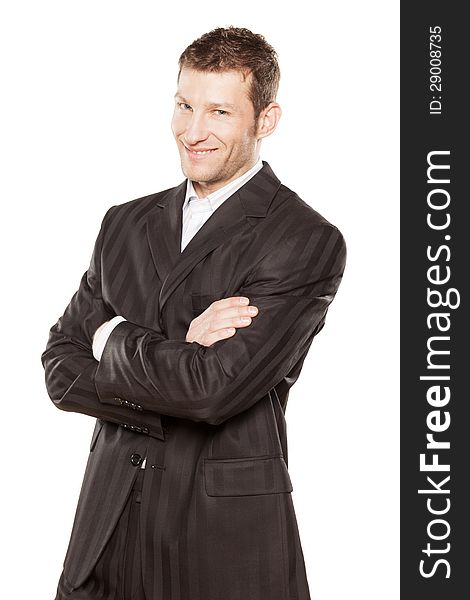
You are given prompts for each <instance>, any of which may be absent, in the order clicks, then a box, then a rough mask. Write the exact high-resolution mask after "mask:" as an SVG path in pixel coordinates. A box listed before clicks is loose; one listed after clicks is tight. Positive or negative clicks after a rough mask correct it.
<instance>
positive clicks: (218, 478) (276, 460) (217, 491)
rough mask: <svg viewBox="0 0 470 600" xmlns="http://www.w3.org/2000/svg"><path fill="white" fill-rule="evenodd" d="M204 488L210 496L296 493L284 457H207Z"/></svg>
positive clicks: (205, 460)
mask: <svg viewBox="0 0 470 600" xmlns="http://www.w3.org/2000/svg"><path fill="white" fill-rule="evenodd" d="M204 485H205V488H206V493H207V495H208V496H253V495H258V494H279V493H282V492H292V489H293V488H292V482H291V479H290V476H289V472H288V470H287V465H286V463H285V461H284V457H283V456H256V457H250V458H205V459H204Z"/></svg>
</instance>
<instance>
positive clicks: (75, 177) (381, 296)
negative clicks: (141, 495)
mask: <svg viewBox="0 0 470 600" xmlns="http://www.w3.org/2000/svg"><path fill="white" fill-rule="evenodd" d="M9 4H10V6H7V5H6V3H5V4H2V8H1V13H0V51H1V56H2V66H1V84H2V90H3V91H2V94H1V99H0V102H1V104H2V106H1V111H0V118H1V141H0V144H1V171H2V175H1V180H0V185H1V199H2V205H1V211H2V235H1V244H2V248H1V256H2V278H1V281H2V294H1V300H2V305H1V317H2V319H1V322H2V331H3V335H2V341H3V344H2V362H1V364H2V373H3V378H2V384H3V385H2V388H3V392H2V421H3V427H2V435H1V448H2V457H3V465H2V466H3V468H2V494H1V498H2V508H1V511H0V515H1V517H0V518H1V523H0V524H1V531H2V536H1V538H2V542H1V543H2V545H4V546H5V549H6V553H5V551H3V552H2V554H3V557H4V560H3V561H2V563H3V564H2V566H3V567H4V574H3V577H2V583H1V586H2V597H4V598H8V600H12V599H13V598H20V599H24V598H28V599H30V598H31V599H33V598H34V599H38V600H39V599H44V600H46V599H50V600H53V598H54V595H55V590H56V586H57V581H58V578H59V575H60V572H61V568H62V561H63V558H64V556H65V551H66V548H67V544H68V539H69V535H70V530H71V526H72V521H73V517H74V513H75V508H76V502H77V499H78V493H79V490H80V485H81V481H82V476H83V471H84V468H85V464H86V460H87V456H88V447H89V442H90V436H91V432H92V429H93V425H94V419H92V418H90V417H87V416H84V415H78V414H72V413H66V412H62V411H59V410H57V408H56V407H55V406H54V405H53V404H52V402H51V401H50V400H49V397H48V395H47V392H46V389H45V385H44V374H43V369H42V365H41V362H40V355H41V353H42V351H43V350H44V348H45V345H46V342H47V336H48V331H49V328H50V327H51V326H52V324H53V323H55V322H56V321H57V319H58V317H59V316H60V315H61V314H62V312H63V310H64V309H65V306H66V304H67V303H68V302H69V300H70V298H71V296H72V295H73V293H74V292H75V290H76V289H77V287H78V283H79V281H80V278H81V275H82V274H83V272H84V271H85V270H86V268H87V267H88V263H89V259H90V256H91V251H92V248H93V243H94V240H95V237H96V235H97V233H98V230H99V225H100V223H101V219H102V217H103V215H104V213H105V212H106V210H107V208H108V207H110V206H111V205H114V204H120V203H122V202H126V201H128V200H131V199H133V198H137V197H140V196H143V195H147V194H150V193H153V192H157V191H159V190H162V189H165V188H168V187H172V186H174V185H177V184H179V183H180V182H181V181H182V180H183V175H182V173H181V171H180V167H179V160H178V154H177V150H176V145H175V142H174V140H173V138H172V135H171V130H170V119H171V114H172V108H173V94H174V92H175V89H176V87H175V86H176V74H177V59H178V57H179V55H180V53H181V52H182V51H183V50H184V48H185V47H186V46H187V45H188V44H189V43H191V42H192V41H193V40H194V39H195V38H196V37H199V36H200V35H201V34H202V33H204V32H206V31H208V30H210V29H212V28H213V27H217V26H226V25H237V26H243V27H248V28H250V29H252V30H253V31H255V32H257V33H262V34H263V35H265V37H266V38H267V40H268V41H269V42H270V43H271V44H272V45H273V46H274V47H275V48H276V49H277V51H278V54H279V60H280V65H281V72H282V77H281V88H280V93H279V96H278V101H279V102H280V104H281V105H282V108H283V116H282V119H281V122H280V124H279V127H278V130H277V131H276V132H275V133H274V135H273V136H272V137H271V138H268V139H267V140H265V141H264V142H263V148H262V158H263V159H264V160H267V161H268V162H269V163H270V165H271V167H272V168H273V170H274V171H275V173H276V174H277V176H278V177H279V178H280V179H281V181H282V182H283V183H284V184H286V185H287V186H288V187H290V188H292V189H294V190H295V191H296V192H297V193H298V194H299V195H300V196H301V197H302V198H304V199H305V201H307V202H308V203H309V204H310V205H311V206H313V207H314V208H315V209H316V210H318V211H319V212H320V213H322V214H323V215H324V216H325V217H326V218H327V219H328V220H330V221H331V222H333V223H334V224H335V225H337V226H338V227H339V228H340V229H341V231H342V232H343V234H344V236H345V238H346V241H347V244H348V264H347V267H346V271H345V275H344V279H343V282H342V284H341V287H340V289H339V292H338V294H337V296H336V299H335V300H334V302H333V304H332V305H331V307H330V311H329V314H328V318H327V322H326V326H325V328H324V329H323V331H322V332H321V334H320V335H319V336H318V338H316V339H315V341H314V342H313V345H312V347H311V350H310V353H309V354H308V356H307V359H306V361H305V363H304V368H303V371H302V374H301V375H300V378H299V380H298V382H297V383H296V385H295V386H294V388H293V389H292V391H291V394H290V398H289V404H288V407H287V412H286V417H287V421H288V436H289V471H290V474H291V478H292V481H293V487H294V491H293V493H292V494H293V499H294V505H295V507H296V514H297V520H298V524H299V530H300V535H301V540H302V544H303V550H304V557H305V562H306V566H307V571H308V577H309V583H310V588H311V593H312V598H314V599H315V600H343V599H344V598H351V599H356V598H357V599H358V600H359V599H360V600H377V599H378V598H380V600H389V599H396V598H398V597H399V592H398V578H399V554H398V541H399V539H398V535H399V531H398V525H399V521H398V517H399V488H398V460H399V450H398V440H399V436H398V417H399V412H398V406H399V405H398V402H399V397H398V374H399V373H398V368H399V367H398V317H399V304H398V303H399V287H398V261H399V248H398V244H399V232H398V221H399V205H398V203H399V196H398V169H399V163H398V142H399V139H398V117H399V115H398V98H399V87H398V39H399V38H398V21H399V10H398V2H394V3H392V2H390V1H388V2H372V1H361V0H358V1H356V2H349V1H346V0H340V1H336V2H320V1H310V2H299V1H290V2H284V3H278V4H276V3H256V2H253V1H250V2H246V1H238V2H237V3H234V2H233V3H232V4H233V6H232V7H230V6H228V4H227V3H220V2H209V1H204V0H200V1H198V2H187V1H180V2H175V3H171V4H170V3H169V2H165V3H163V2H156V1H154V2H151V1H133V2H130V1H128V2H123V1H116V0H114V1H112V2H111V1H99V0H94V1H93V2H91V1H83V0H82V1H81V2H70V1H63V0H62V1H59V0H57V1H51V0H42V2H34V1H30V2H26V1H21V0H16V1H15V2H10V3H9ZM5 558H6V559H7V561H6V562H5ZM5 567H7V568H5ZM149 600H156V599H149ZM159 600H160V599H159ZM161 600H165V599H161ZM185 600H190V599H185ZM247 600H249V599H247ZM266 600H269V599H266Z"/></svg>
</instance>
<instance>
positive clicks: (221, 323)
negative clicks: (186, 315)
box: [208, 315, 252, 333]
mask: <svg viewBox="0 0 470 600" xmlns="http://www.w3.org/2000/svg"><path fill="white" fill-rule="evenodd" d="M251 322H252V319H251V317H243V316H238V315H237V316H232V317H224V318H221V319H219V318H217V319H212V320H211V321H209V323H208V331H209V332H210V333H213V332H216V331H218V330H219V329H228V328H231V327H248V325H250V324H251Z"/></svg>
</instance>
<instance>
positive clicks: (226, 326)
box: [186, 296, 258, 346]
mask: <svg viewBox="0 0 470 600" xmlns="http://www.w3.org/2000/svg"><path fill="white" fill-rule="evenodd" d="M249 303H250V301H249V299H248V298H246V297H244V296H231V297H230V298H223V299H222V300H216V301H215V302H212V304H211V305H210V306H209V307H208V308H206V310H205V311H204V312H203V313H201V314H200V315H199V316H198V317H196V318H195V319H193V320H192V321H191V323H190V325H189V329H188V333H187V334H186V341H187V342H198V343H199V344H201V345H202V346H211V345H212V344H214V343H215V342H217V341H219V340H223V339H226V338H229V337H232V335H234V334H235V332H236V327H248V325H250V324H251V320H252V317H254V316H256V315H257V314H258V309H257V308H256V306H249Z"/></svg>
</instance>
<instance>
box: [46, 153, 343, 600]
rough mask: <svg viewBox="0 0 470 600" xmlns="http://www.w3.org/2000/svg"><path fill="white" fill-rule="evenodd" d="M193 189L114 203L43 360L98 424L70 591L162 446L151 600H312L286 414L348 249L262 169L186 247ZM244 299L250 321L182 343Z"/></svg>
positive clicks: (148, 537)
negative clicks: (213, 339) (231, 302)
mask: <svg viewBox="0 0 470 600" xmlns="http://www.w3.org/2000/svg"><path fill="white" fill-rule="evenodd" d="M185 188H186V182H183V183H182V184H181V185H179V186H178V187H175V188H172V189H170V190H166V191H164V192H160V193H157V194H152V195H150V196H146V197H143V198H139V199H136V200H132V201H130V202H127V203H125V204H121V205H117V206H113V207H111V208H110V209H109V210H108V212H107V213H106V215H105V217H104V219H103V222H102V226H101V229H100V232H99V235H98V238H97V240H96V244H95V248H94V252H93V256H92V259H91V262H90V266H89V268H88V270H87V272H86V273H85V274H84V275H83V277H82V280H81V282H80V287H79V289H78V291H77V292H76V293H75V295H74V296H73V298H72V299H71V301H70V304H69V305H68V306H67V308H66V310H65V312H64V314H63V316H62V317H60V319H59V320H58V322H57V323H56V324H55V325H54V326H53V327H52V328H51V330H50V335H49V340H48V343H47V347H46V349H45V351H44V353H43V354H42V357H41V359H42V363H43V366H44V368H45V376H46V386H47V390H48V393H49V395H50V397H51V399H52V401H53V402H54V403H55V405H56V406H57V407H58V408H60V409H62V410H66V411H75V412H80V413H85V414H87V415H91V416H93V417H97V421H96V427H95V430H94V432H93V436H92V441H91V446H90V454H89V459H88V463H87V467H86V471H85V475H84V480H83V484H82V489H81V492H80V497H79V501H78V507H77V512H76V516H75V521H74V524H73V529H72V534H71V538H70V543H69V547H68V551H67V555H66V557H65V561H64V574H65V576H66V578H67V580H68V582H69V583H70V584H71V585H73V586H79V585H80V584H81V583H83V582H84V580H85V579H86V577H87V576H88V575H89V573H90V571H91V569H92V568H93V566H94V564H95V563H96V561H97V559H98V557H99V556H100V554H101V552H102V551H103V549H104V547H105V545H106V542H107V540H108V539H109V537H110V535H111V533H112V531H113V529H114V527H115V525H116V522H117V520H118V518H119V515H120V512H121V510H122V508H123V506H124V503H125V501H126V498H127V496H128V494H129V491H130V488H131V486H132V483H133V480H134V477H135V476H136V473H137V471H138V468H139V467H136V466H134V465H133V464H132V462H131V460H130V457H131V456H132V455H133V454H135V453H140V454H145V453H147V455H148V457H149V458H148V462H147V470H146V477H145V481H144V489H143V494H142V511H144V512H145V514H146V515H147V518H148V519H149V521H147V530H146V531H144V530H143V529H142V531H141V535H142V551H143V560H144V563H145V573H144V577H145V585H146V589H147V590H152V594H153V595H152V598H151V600H294V599H295V600H307V599H308V598H309V597H310V596H309V589H308V583H307V578H306V573H305V566H304V559H303V553H302V548H301V543H300V538H299V532H298V528H297V521H296V517H295V512H294V507H293V504H292V498H291V493H290V492H291V491H292V489H293V488H292V483H291V479H290V477H289V472H288V469H287V464H288V461H287V440H286V422H285V415H284V413H285V409H286V403H287V397H288V393H289V388H290V387H291V386H292V385H293V384H294V382H295V381H296V379H297V378H298V376H299V373H300V370H301V367H302V363H303V361H304V358H305V356H306V353H307V351H308V349H309V347H310V345H311V343H312V340H313V338H314V336H315V335H316V334H317V333H318V332H319V331H320V329H321V328H322V327H323V324H324V321H325V316H326V312H327V309H328V306H329V304H330V302H331V301H332V300H333V297H334V295H335V293H336V291H337V289H338V286H339V284H340V280H341V277H342V274H343V269H344V266H345V257H346V248H345V243H344V240H343V237H342V235H341V233H340V231H339V230H338V229H337V228H336V227H335V226H333V225H331V224H330V223H329V222H328V221H326V220H325V219H324V218H323V217H322V216H321V215H320V214H318V213H317V212H316V211H315V210H313V209H312V208H311V207H310V206H309V205H308V204H306V203H305V202H304V201H303V200H301V199H300V198H299V197H298V196H297V195H296V194H295V193H294V192H292V191H291V190H290V189H288V188H287V187H285V186H284V185H282V184H281V183H280V181H279V180H278V178H277V177H276V176H275V175H274V173H273V171H272V170H271V168H270V166H269V165H268V164H267V163H266V162H264V163H263V168H262V169H261V170H260V171H259V172H258V173H257V174H256V175H255V176H254V177H253V178H252V179H251V180H249V181H248V182H247V183H246V184H245V185H244V186H243V187H242V188H241V189H240V190H239V191H238V192H236V193H235V194H233V196H231V197H230V198H229V199H228V200H226V201H225V202H224V203H223V204H222V206H221V207H219V208H218V209H217V210H216V211H215V212H214V214H213V215H211V217H210V218H209V219H208V220H207V222H206V223H205V224H204V225H203V227H202V228H201V229H200V230H199V231H198V232H197V233H196V235H195V236H194V237H193V238H192V240H191V241H190V242H189V244H188V245H187V246H186V248H185V249H184V251H183V252H180V241H181V221H182V216H181V208H182V204H183V201H184V197H185ZM235 295H245V296H247V297H248V298H249V299H250V303H251V304H254V305H256V306H257V307H258V308H259V313H258V315H257V316H256V317H254V319H253V321H252V323H251V324H250V325H249V326H248V327H246V328H242V329H238V330H237V331H236V333H235V335H234V336H233V337H231V338H228V339H226V340H220V341H219V342H217V343H215V344H213V345H212V346H210V347H204V346H202V345H200V344H198V343H197V342H193V343H188V342H186V341H185V337H186V332H187V330H188V327H189V324H190V322H191V320H192V319H194V318H195V317H196V316H197V315H199V314H200V313H201V312H203V311H204V310H205V309H206V308H207V307H208V306H209V305H210V304H211V302H213V301H215V300H219V299H221V298H224V297H228V296H235ZM117 314H120V315H123V316H124V317H125V318H126V319H127V322H125V321H124V322H122V323H120V324H119V325H118V326H117V327H116V328H115V329H114V331H113V332H112V334H111V336H110V337H109V339H108V343H107V344H106V347H105V349H104V352H103V355H102V359H101V361H100V362H99V363H98V362H97V361H96V360H95V359H94V358H93V355H92V336H93V334H94V332H95V330H96V329H97V327H98V326H99V325H101V324H102V323H103V321H105V320H108V319H109V318H111V317H112V316H114V315H117ZM152 462H153V463H156V462H160V463H162V464H160V465H157V464H154V467H156V468H153V469H152V468H151V464H152ZM148 523H150V532H149V530H148V528H149V525H148Z"/></svg>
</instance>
